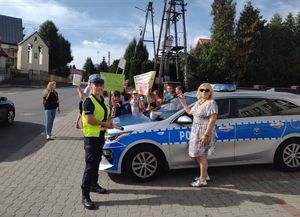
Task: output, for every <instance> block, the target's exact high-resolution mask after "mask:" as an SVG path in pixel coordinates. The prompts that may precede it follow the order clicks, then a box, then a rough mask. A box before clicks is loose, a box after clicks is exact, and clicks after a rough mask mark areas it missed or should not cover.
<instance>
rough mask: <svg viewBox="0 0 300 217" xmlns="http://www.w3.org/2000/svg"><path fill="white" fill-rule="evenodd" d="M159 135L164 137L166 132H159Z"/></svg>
mask: <svg viewBox="0 0 300 217" xmlns="http://www.w3.org/2000/svg"><path fill="white" fill-rule="evenodd" d="M157 134H158V135H160V136H162V135H164V134H165V132H158V133H157Z"/></svg>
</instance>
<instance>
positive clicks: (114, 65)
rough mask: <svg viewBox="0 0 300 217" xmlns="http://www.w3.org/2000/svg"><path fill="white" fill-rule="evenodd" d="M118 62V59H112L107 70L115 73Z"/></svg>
mask: <svg viewBox="0 0 300 217" xmlns="http://www.w3.org/2000/svg"><path fill="white" fill-rule="evenodd" d="M119 62H120V60H119V59H117V60H114V62H113V64H112V65H111V66H110V69H109V71H110V72H112V73H116V72H117V69H118V65H119Z"/></svg>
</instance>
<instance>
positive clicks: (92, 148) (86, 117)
mask: <svg viewBox="0 0 300 217" xmlns="http://www.w3.org/2000/svg"><path fill="white" fill-rule="evenodd" d="M90 82H91V95H90V96H89V97H88V98H86V100H85V101H84V105H83V113H82V125H83V135H84V150H85V170H84V173H83V178H82V185H81V189H82V204H83V205H84V207H85V208H86V209H94V208H95V204H94V202H93V201H92V200H91V198H90V192H97V193H99V194H106V193H107V190H106V189H104V188H102V187H101V186H100V185H99V184H98V183H97V182H98V169H99V164H100V161H101V156H102V148H103V145H104V135H105V131H106V129H107V128H112V123H111V122H110V108H109V106H108V104H107V102H106V101H105V100H104V98H103V91H104V80H103V79H102V78H101V76H100V75H98V74H94V75H91V76H90Z"/></svg>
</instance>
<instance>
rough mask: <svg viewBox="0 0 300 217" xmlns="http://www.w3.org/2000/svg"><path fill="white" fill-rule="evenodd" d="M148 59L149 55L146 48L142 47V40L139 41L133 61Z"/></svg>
mask: <svg viewBox="0 0 300 217" xmlns="http://www.w3.org/2000/svg"><path fill="white" fill-rule="evenodd" d="M148 58H149V53H148V50H147V47H146V46H145V45H144V42H143V41H142V40H139V43H138V44H137V47H136V53H135V56H134V59H138V60H141V62H145V61H147V60H148Z"/></svg>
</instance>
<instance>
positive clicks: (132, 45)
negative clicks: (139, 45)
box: [124, 38, 136, 62]
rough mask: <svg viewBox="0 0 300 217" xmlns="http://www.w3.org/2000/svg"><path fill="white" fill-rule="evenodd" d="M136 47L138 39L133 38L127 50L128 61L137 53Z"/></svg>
mask: <svg viewBox="0 0 300 217" xmlns="http://www.w3.org/2000/svg"><path fill="white" fill-rule="evenodd" d="M135 47H136V39H135V38H134V39H132V41H131V42H130V43H129V45H128V47H127V48H126V50H125V54H124V58H125V60H126V61H127V62H129V61H131V60H133V59H134V54H135Z"/></svg>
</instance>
